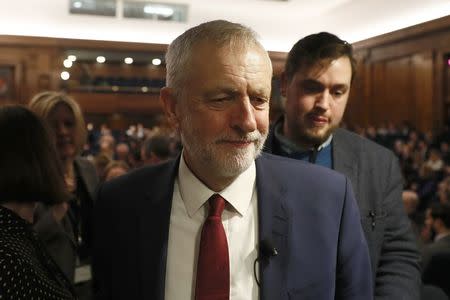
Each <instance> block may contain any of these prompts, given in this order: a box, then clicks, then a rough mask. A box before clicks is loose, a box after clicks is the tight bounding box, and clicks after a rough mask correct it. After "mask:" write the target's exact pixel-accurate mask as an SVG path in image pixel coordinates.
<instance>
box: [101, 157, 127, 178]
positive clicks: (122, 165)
mask: <svg viewBox="0 0 450 300" xmlns="http://www.w3.org/2000/svg"><path fill="white" fill-rule="evenodd" d="M128 171H130V167H129V166H128V165H127V163H126V162H124V161H122V160H113V161H111V162H110V163H109V164H108V165H106V167H105V169H104V170H103V176H102V182H105V181H108V180H111V179H113V178H116V177H119V176H122V175H124V174H126V173H128Z"/></svg>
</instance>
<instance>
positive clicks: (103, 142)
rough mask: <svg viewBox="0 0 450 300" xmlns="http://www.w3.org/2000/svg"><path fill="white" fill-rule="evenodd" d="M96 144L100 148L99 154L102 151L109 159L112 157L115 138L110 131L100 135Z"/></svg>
mask: <svg viewBox="0 0 450 300" xmlns="http://www.w3.org/2000/svg"><path fill="white" fill-rule="evenodd" d="M98 144H99V149H100V151H99V154H100V153H102V154H104V155H106V156H108V157H109V158H110V159H113V156H114V150H115V147H116V140H115V139H114V137H113V136H112V135H111V134H110V133H105V134H103V135H102V136H101V137H100V139H99V141H98Z"/></svg>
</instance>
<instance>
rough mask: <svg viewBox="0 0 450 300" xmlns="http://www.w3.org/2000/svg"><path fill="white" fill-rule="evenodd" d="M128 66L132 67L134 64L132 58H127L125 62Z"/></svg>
mask: <svg viewBox="0 0 450 300" xmlns="http://www.w3.org/2000/svg"><path fill="white" fill-rule="evenodd" d="M123 61H124V62H125V63H126V64H127V65H131V64H132V63H133V58H131V57H125V59H124V60H123Z"/></svg>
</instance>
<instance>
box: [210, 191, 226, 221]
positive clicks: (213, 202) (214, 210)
mask: <svg viewBox="0 0 450 300" xmlns="http://www.w3.org/2000/svg"><path fill="white" fill-rule="evenodd" d="M208 202H209V215H208V216H209V217H212V216H216V217H219V218H221V217H222V212H223V209H224V208H225V199H223V198H222V196H220V195H219V194H214V195H212V196H211V197H209V199H208Z"/></svg>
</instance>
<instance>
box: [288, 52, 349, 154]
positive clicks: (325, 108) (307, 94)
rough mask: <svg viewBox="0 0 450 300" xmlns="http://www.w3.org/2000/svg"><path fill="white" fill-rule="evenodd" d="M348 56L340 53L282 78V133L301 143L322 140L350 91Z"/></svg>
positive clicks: (315, 143)
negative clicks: (284, 113) (283, 121)
mask: <svg viewBox="0 0 450 300" xmlns="http://www.w3.org/2000/svg"><path fill="white" fill-rule="evenodd" d="M351 79H352V68H351V63H350V59H349V58H348V57H347V56H342V57H340V58H338V59H336V60H334V61H332V62H331V64H330V65H329V66H326V67H325V68H321V67H320V66H319V65H317V66H315V67H313V68H311V69H309V70H299V71H297V72H296V73H295V74H294V76H293V77H292V78H291V80H290V81H288V80H287V78H283V80H282V83H281V92H282V94H283V96H285V97H286V120H285V124H284V128H283V130H284V134H285V135H286V136H287V137H288V138H290V139H291V140H293V141H294V142H296V143H297V144H299V145H302V146H308V147H310V146H318V145H320V144H322V143H323V142H324V141H325V140H326V139H327V138H328V137H329V136H330V134H331V133H332V132H333V130H334V129H335V128H336V127H338V126H339V123H340V122H341V120H342V116H343V115H344V111H345V106H346V105H347V100H348V96H349V92H350V85H351Z"/></svg>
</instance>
